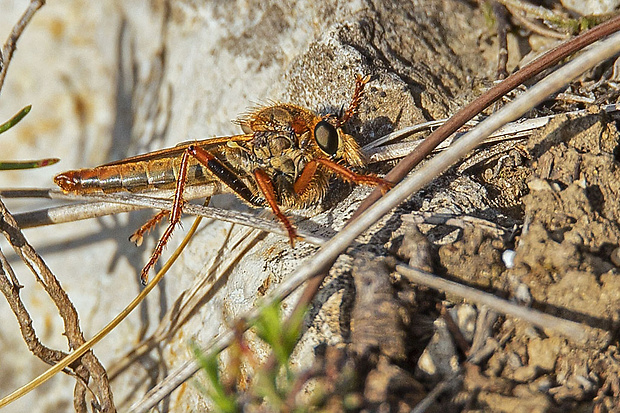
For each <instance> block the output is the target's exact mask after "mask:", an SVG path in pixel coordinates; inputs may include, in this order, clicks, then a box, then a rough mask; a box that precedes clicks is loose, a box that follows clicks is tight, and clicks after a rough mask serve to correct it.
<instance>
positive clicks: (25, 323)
mask: <svg viewBox="0 0 620 413" xmlns="http://www.w3.org/2000/svg"><path fill="white" fill-rule="evenodd" d="M7 273H8V276H7ZM21 288H22V286H21V285H19V283H17V279H16V278H15V274H14V273H13V269H12V268H11V266H10V264H9V263H8V261H7V260H6V258H5V256H4V254H3V253H2V251H0V291H2V294H4V296H5V297H6V301H7V302H8V303H9V306H10V307H11V310H12V311H13V314H15V317H16V318H17V322H18V323H19V329H20V330H21V332H22V337H23V338H24V342H25V343H26V345H27V346H28V350H30V352H31V353H32V354H34V355H35V356H37V357H38V358H40V359H41V360H42V361H43V362H45V363H47V364H55V363H57V362H58V361H60V360H62V359H63V358H64V357H65V356H66V353H64V352H62V351H60V350H53V349H51V348H49V347H46V346H44V345H43V344H41V341H40V340H39V338H38V337H37V333H36V332H35V331H34V328H33V327H32V318H31V317H30V314H29V313H28V310H26V307H25V306H24V303H23V302H22V300H21V297H20V296H19V290H20V289H21Z"/></svg>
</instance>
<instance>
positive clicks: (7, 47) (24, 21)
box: [0, 0, 45, 93]
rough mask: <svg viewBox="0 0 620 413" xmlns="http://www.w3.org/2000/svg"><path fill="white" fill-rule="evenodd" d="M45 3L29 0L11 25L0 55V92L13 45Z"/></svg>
mask: <svg viewBox="0 0 620 413" xmlns="http://www.w3.org/2000/svg"><path fill="white" fill-rule="evenodd" d="M44 4H45V0H31V1H30V4H29V5H28V8H27V9H26V11H25V12H24V14H23V15H22V16H21V17H20V19H19V21H18V22H17V24H15V26H13V30H11V34H10V35H9V38H8V39H7V41H6V42H5V43H4V46H3V47H2V54H1V55H0V93H1V92H2V86H4V79H5V78H6V73H7V71H8V70H9V65H10V63H11V59H12V57H13V52H15V47H16V46H17V40H18V39H19V37H20V36H21V35H22V33H23V32H24V29H26V26H28V23H30V20H31V19H32V17H33V16H34V14H35V13H36V12H37V10H39V9H40V8H41V7H43V5H44Z"/></svg>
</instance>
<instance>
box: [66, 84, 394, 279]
mask: <svg viewBox="0 0 620 413" xmlns="http://www.w3.org/2000/svg"><path fill="white" fill-rule="evenodd" d="M369 80H370V78H369V77H361V76H359V75H358V76H357V78H356V83H355V92H354V93H353V98H352V99H351V103H350V104H349V107H348V108H347V109H346V110H345V111H343V112H342V114H341V115H340V116H335V115H325V116H319V115H317V114H316V113H314V112H312V111H310V110H308V109H305V108H302V107H300V106H296V105H292V104H284V103H283V104H274V105H272V106H266V107H263V108H260V109H257V110H255V111H253V112H251V113H250V114H248V115H247V116H244V117H242V118H241V119H239V120H237V121H236V122H235V123H237V124H239V125H240V126H241V129H242V130H243V133H242V134H241V135H234V136H227V137H222V138H214V139H207V140H203V141H195V142H190V143H182V144H179V145H178V146H175V147H173V148H168V149H162V150H159V151H155V152H150V153H146V154H143V155H137V156H134V157H131V158H127V159H122V160H119V161H116V162H112V163H108V164H105V165H102V166H98V167H96V168H92V169H79V170H75V171H68V172H64V173H61V174H59V175H57V176H56V177H55V178H54V182H56V184H57V185H58V186H59V187H60V188H61V189H62V190H63V191H64V192H66V193H74V194H89V193H96V192H104V193H110V192H118V191H128V192H141V191H148V190H153V189H164V188H175V195H174V202H173V207H172V210H171V211H162V212H161V213H159V214H157V215H156V216H155V217H154V218H152V219H151V220H150V221H149V222H148V223H147V224H145V225H144V226H143V227H142V228H141V229H139V230H138V231H137V232H136V233H135V234H134V235H133V236H132V238H130V239H132V240H134V241H136V242H137V243H138V242H139V240H140V239H141V237H142V234H143V233H144V232H146V231H147V230H148V229H150V228H151V227H152V226H153V225H155V224H156V223H157V222H158V221H159V220H161V219H162V218H163V217H164V216H169V218H170V224H169V225H168V228H166V231H165V232H164V233H163V235H162V236H161V238H160V239H159V242H158V243H157V245H156V247H155V249H154V251H153V253H152V255H151V258H150V259H149V261H148V263H147V264H146V265H145V266H144V268H143V269H142V273H141V280H142V282H143V284H146V283H147V281H148V273H149V270H150V269H151V267H153V265H154V264H155V263H156V262H157V260H158V259H159V256H160V255H161V253H162V250H163V248H164V246H165V245H166V243H167V242H168V240H169V239H170V237H171V235H172V231H173V229H174V227H175V225H176V224H177V223H178V222H179V220H180V217H181V210H182V207H183V203H184V201H183V189H184V187H185V185H200V184H205V183H209V182H216V181H219V182H222V183H224V184H225V185H226V186H227V187H228V188H229V189H230V190H231V191H232V192H233V193H235V194H236V195H237V196H238V197H239V198H241V199H242V200H244V201H245V202H247V203H248V204H250V205H251V206H254V207H267V206H269V207H270V208H271V210H272V211H273V213H274V215H275V216H276V217H277V218H278V220H280V222H281V223H282V224H283V225H284V227H285V228H286V231H287V232H288V236H289V239H290V241H291V245H293V244H294V242H295V240H296V239H297V232H296V230H295V227H294V226H293V224H292V223H291V222H290V221H289V219H288V218H287V216H286V215H285V214H284V213H283V212H282V209H284V210H288V209H300V208H304V207H307V206H311V205H313V204H316V203H318V202H319V201H320V200H321V199H322V198H323V196H324V195H325V192H326V190H327V187H328V183H329V178H330V177H331V176H333V175H336V176H338V177H340V178H341V179H344V180H346V181H349V182H353V183H355V184H362V185H369V186H379V187H381V189H382V191H383V192H385V191H387V190H388V189H389V188H390V187H391V184H390V183H389V182H387V181H385V180H383V179H381V178H379V177H376V176H374V175H367V174H358V173H356V172H353V171H352V170H351V169H349V168H360V167H364V166H365V160H364V157H363V155H362V152H361V150H360V147H359V145H358V144H357V142H356V141H355V139H353V137H352V136H351V135H348V134H346V133H344V132H343V130H342V126H343V125H344V124H345V123H346V122H347V121H348V120H349V119H351V117H352V116H353V115H354V114H355V113H356V111H357V108H358V106H359V103H360V100H361V98H362V94H363V90H364V85H365V84H366V83H367V82H368V81H369Z"/></svg>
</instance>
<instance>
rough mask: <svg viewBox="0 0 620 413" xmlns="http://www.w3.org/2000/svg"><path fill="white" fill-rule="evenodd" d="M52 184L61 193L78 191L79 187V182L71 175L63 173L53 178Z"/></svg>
mask: <svg viewBox="0 0 620 413" xmlns="http://www.w3.org/2000/svg"><path fill="white" fill-rule="evenodd" d="M54 183H55V184H56V185H58V186H59V187H60V189H62V190H63V192H76V191H79V189H80V187H81V185H80V180H79V179H76V177H75V176H74V174H73V173H71V172H63V173H61V174H58V175H56V176H55V177H54Z"/></svg>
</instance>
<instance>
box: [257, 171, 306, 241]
mask: <svg viewBox="0 0 620 413" xmlns="http://www.w3.org/2000/svg"><path fill="white" fill-rule="evenodd" d="M254 178H255V179H256V183H257V184H258V187H259V188H260V190H261V192H262V193H263V195H264V196H265V200H266V201H267V203H268V204H269V206H270V207H271V210H272V211H273V213H274V215H275V216H276V217H277V218H278V219H279V220H280V222H282V224H284V227H285V228H286V231H287V232H288V237H289V239H290V240H291V246H293V247H294V246H295V240H296V239H297V231H296V230H295V227H294V226H293V224H291V221H289V219H288V218H287V217H286V215H284V214H283V213H282V211H280V207H279V206H278V202H277V201H276V192H275V190H274V189H273V184H272V183H271V179H269V177H268V176H267V174H266V173H265V172H263V171H261V170H260V169H257V170H255V171H254Z"/></svg>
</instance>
